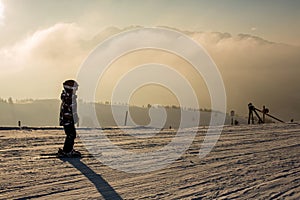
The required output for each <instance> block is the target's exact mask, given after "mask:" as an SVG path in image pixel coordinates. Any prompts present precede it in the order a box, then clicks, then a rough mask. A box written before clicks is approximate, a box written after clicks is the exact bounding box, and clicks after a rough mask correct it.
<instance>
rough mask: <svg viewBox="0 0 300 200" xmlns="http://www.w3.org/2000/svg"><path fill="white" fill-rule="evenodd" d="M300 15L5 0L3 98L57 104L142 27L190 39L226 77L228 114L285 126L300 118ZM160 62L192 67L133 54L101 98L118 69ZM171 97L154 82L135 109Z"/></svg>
mask: <svg viewBox="0 0 300 200" xmlns="http://www.w3.org/2000/svg"><path fill="white" fill-rule="evenodd" d="M299 11H300V1H297V0H286V1H280V0H252V1H246V0H245V1H244V0H227V1H224V0H218V1H217V0H216V1H202V0H187V1H179V0H172V1H171V0H169V1H167V0H160V1H150V0H143V1H138V0H132V1H125V0H118V1H117V0H107V1H101V0H99V1H96V0H95V1H93V0H89V1H83V0H73V1H70V0H69V1H68V0H51V1H50V0H45V1H39V0H19V1H17V0H0V60H1V62H0V70H1V73H0V97H2V98H9V97H12V98H13V99H22V98H23V99H24V98H40V99H43V98H58V97H59V94H60V92H61V89H62V88H61V83H62V82H63V81H64V80H65V79H69V78H76V75H77V73H78V71H79V69H80V66H81V64H82V63H83V62H84V60H85V59H86V58H87V57H88V55H89V53H90V52H91V51H92V50H93V49H94V48H95V47H96V46H97V45H98V44H99V43H100V42H102V41H103V40H104V39H106V38H107V37H109V36H111V35H113V34H116V33H121V32H123V31H125V30H130V29H132V28H133V27H136V26H139V27H157V26H163V27H169V28H172V29H176V30H177V31H180V32H182V33H185V34H187V35H188V36H189V37H191V38H192V39H194V40H195V41H197V42H198V43H199V44H201V45H202V46H203V47H204V48H205V49H206V50H207V52H208V54H209V55H210V56H211V57H212V59H213V60H214V62H215V63H216V65H217V67H218V68H219V70H220V73H221V75H222V78H223V80H224V84H225V89H226V93H227V109H228V110H231V109H233V110H236V111H237V112H238V113H241V114H243V115H245V114H247V104H248V103H249V101H252V102H253V103H254V104H255V105H257V106H258V107H261V106H262V105H263V104H265V105H267V106H268V107H269V109H270V111H271V113H272V111H273V113H274V114H275V115H277V116H279V117H280V116H283V118H285V120H289V118H295V119H299V120H300V104H299V102H300V92H299V91H300V86H299V85H300V84H299V83H300V81H299V79H298V75H299V72H300V69H299V68H300V55H299V54H300V53H299V52H300V51H299V50H300V37H299V35H300V20H299V19H300V12H299ZM137 57H138V58H140V59H138V61H137V59H136V58H137ZM154 58H160V59H156V62H163V63H165V64H168V65H176V63H181V64H182V65H181V67H182V66H186V68H188V66H187V65H188V64H184V63H182V62H183V61H180V59H178V58H175V57H174V56H173V57H172V56H170V55H165V54H163V53H159V52H156V53H155V52H137V53H136V55H135V56H134V55H128V57H127V58H122V59H120V60H118V61H117V62H116V63H117V64H119V65H117V64H116V63H114V64H113V65H112V69H111V74H110V78H106V81H105V79H104V81H103V82H102V85H101V87H100V86H99V88H100V89H99V90H98V93H97V99H98V100H99V101H106V100H109V98H110V92H109V90H111V89H112V88H113V87H114V85H113V83H114V84H115V83H116V80H117V79H118V78H120V77H121V76H122V74H121V73H120V72H123V73H125V71H124V69H130V67H128V68H126V67H123V68H122V69H120V65H122V66H125V65H126V64H127V65H128V66H133V65H136V64H137V63H138V64H143V63H145V62H153V60H151V59H154ZM175 68H176V66H175ZM179 68H180V66H177V69H179ZM179 70H181V73H184V74H185V76H186V77H187V78H189V79H190V80H191V84H192V86H193V88H194V89H195V90H196V95H197V97H198V98H199V102H201V103H200V104H201V105H200V107H209V105H210V100H209V94H208V93H207V89H206V88H205V85H204V83H203V80H200V79H201V78H200V79H199V77H194V72H193V71H192V70H185V68H184V69H179ZM195 79H196V80H198V79H199V81H198V82H197V81H195ZM112 80H113V81H112ZM101 88H102V89H101ZM169 93H170V91H169V90H167V89H166V88H165V89H163V88H160V89H158V88H157V85H156V86H155V87H153V88H151V87H142V89H141V90H140V91H136V92H135V93H134V95H133V97H134V98H133V99H131V100H130V102H132V103H133V104H147V103H148V102H149V103H156V102H157V103H161V104H173V103H176V102H177V100H176V98H175V97H174V95H169V97H166V94H169Z"/></svg>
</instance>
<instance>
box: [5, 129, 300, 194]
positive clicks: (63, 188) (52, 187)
mask: <svg viewBox="0 0 300 200" xmlns="http://www.w3.org/2000/svg"><path fill="white" fill-rule="evenodd" d="M128 130H129V131H131V132H132V133H133V134H137V133H141V134H147V133H151V129H142V128H140V129H128ZM153 131H154V130H153ZM183 131H186V132H187V133H188V132H190V131H196V132H197V135H196V137H195V139H194V142H193V143H192V145H191V146H190V148H189V149H188V150H187V151H186V152H185V153H184V154H183V155H182V156H181V157H180V158H179V159H177V160H176V161H175V162H173V163H171V164H170V165H168V166H166V167H165V168H163V169H159V170H156V171H152V172H148V173H139V174H135V173H126V172H122V171H118V170H115V169H111V168H110V167H108V166H106V165H104V164H103V163H102V162H100V161H99V160H97V159H96V158H94V157H84V158H82V159H66V160H60V159H57V158H52V159H43V157H41V156H40V154H42V153H49V152H50V153H51V152H56V151H57V149H58V148H59V147H61V146H62V144H63V140H64V133H63V131H62V130H34V131H28V130H26V131H25V130H23V131H21V130H15V131H12V130H10V131H5V130H2V131H0V143H1V149H0V168H1V171H0V199H19V198H24V199H29V198H38V199H233V198H238V199H274V198H275V199H276V198H282V199H299V198H300V125H299V124H269V125H251V126H246V125H245V126H235V127H231V126H226V127H224V130H223V132H222V135H221V137H220V139H219V141H218V143H217V145H216V146H215V147H214V149H213V150H212V152H211V153H210V154H209V155H208V156H206V157H205V158H203V159H200V158H199V157H198V153H199V149H200V146H201V142H202V141H203V138H204V135H205V131H206V129H205V128H203V127H202V128H199V129H198V128H190V129H185V130H183ZM91 132H92V131H91ZM105 133H106V135H107V136H108V137H109V138H110V139H111V141H113V142H114V144H116V145H118V146H119V147H122V148H123V149H127V150H130V151H136V152H140V151H153V150H157V149H159V148H161V147H163V146H164V145H166V144H168V143H169V142H170V141H171V139H172V138H173V137H174V135H175V130H163V131H161V132H160V133H158V134H156V135H155V136H153V137H149V138H147V137H144V138H141V137H139V138H138V139H136V137H132V136H130V137H129V136H128V135H124V134H122V131H120V130H118V129H109V130H106V131H105ZM137 141H138V142H137ZM75 147H76V149H78V150H80V151H81V152H82V153H83V154H86V155H87V154H88V152H87V150H86V149H85V147H84V145H83V144H82V143H81V141H80V139H79V138H77V141H76V144H75ZM140 162H141V163H143V160H141V161H140Z"/></svg>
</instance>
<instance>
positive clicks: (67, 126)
mask: <svg viewBox="0 0 300 200" xmlns="http://www.w3.org/2000/svg"><path fill="white" fill-rule="evenodd" d="M63 87H64V90H63V91H62V93H61V96H60V98H61V101H62V102H61V107H60V118H59V123H60V125H61V126H63V127H64V131H65V133H66V139H65V143H64V147H63V149H59V150H58V155H59V156H61V157H64V156H65V157H80V156H81V154H80V152H78V151H75V150H74V149H73V146H74V140H75V138H76V129H75V124H76V123H77V122H78V115H77V102H76V99H77V95H76V94H75V93H76V91H77V89H78V83H77V82H76V81H74V80H67V81H65V82H64V83H63Z"/></svg>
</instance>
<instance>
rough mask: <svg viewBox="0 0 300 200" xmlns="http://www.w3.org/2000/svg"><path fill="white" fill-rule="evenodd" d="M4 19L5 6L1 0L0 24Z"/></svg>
mask: <svg viewBox="0 0 300 200" xmlns="http://www.w3.org/2000/svg"><path fill="white" fill-rule="evenodd" d="M3 18H4V6H3V3H2V1H1V0H0V24H2V20H3Z"/></svg>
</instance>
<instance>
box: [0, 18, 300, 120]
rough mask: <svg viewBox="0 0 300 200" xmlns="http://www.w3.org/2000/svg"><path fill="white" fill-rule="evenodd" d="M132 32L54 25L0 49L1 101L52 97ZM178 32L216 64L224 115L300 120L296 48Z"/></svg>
mask: <svg viewBox="0 0 300 200" xmlns="http://www.w3.org/2000/svg"><path fill="white" fill-rule="evenodd" d="M132 28H134V27H128V28H126V29H118V28H115V27H109V28H107V29H105V30H103V31H101V32H99V33H97V34H94V35H92V34H90V33H89V32H88V31H87V30H85V29H83V28H82V27H80V26H79V25H78V24H75V23H58V24H55V25H53V26H51V27H48V28H44V29H40V30H38V31H36V32H34V33H33V34H31V35H28V37H26V38H24V39H23V40H22V41H19V42H17V43H15V44H14V45H13V46H6V47H1V48H0V60H1V62H0V70H1V74H0V89H1V95H2V96H4V97H8V96H13V97H15V98H25V97H33V98H53V97H56V96H57V95H58V94H59V92H60V89H61V88H60V87H59V86H60V84H61V82H62V81H63V80H64V79H66V78H75V77H76V73H77V71H78V69H79V67H80V65H81V63H82V62H83V61H84V59H85V58H86V57H87V56H88V54H89V52H90V51H91V50H92V49H93V48H95V46H96V45H98V44H99V43H100V42H101V41H103V40H105V39H106V38H107V37H109V36H111V35H113V34H116V33H119V32H122V31H124V30H128V29H132ZM177 31H181V32H183V33H185V34H187V35H188V36H190V37H191V38H193V39H194V40H195V41H197V42H198V43H199V44H201V45H202V46H203V47H204V48H205V49H206V50H207V52H208V53H209V54H210V56H211V57H212V59H213V60H214V61H215V63H216V64H217V66H218V68H219V70H220V72H221V74H222V77H223V79H224V83H225V87H226V92H227V97H228V108H229V109H234V110H236V111H237V112H239V113H242V114H245V113H246V112H247V104H248V103H249V102H250V101H251V102H253V103H254V104H256V105H257V106H258V107H260V106H262V105H264V104H265V105H267V106H268V107H269V109H270V111H271V113H273V114H275V115H277V116H278V117H281V116H282V118H284V119H285V120H288V119H289V118H295V119H300V114H299V113H300V105H299V102H300V92H299V91H300V80H299V78H298V76H299V74H300V73H299V72H300V47H298V46H291V45H286V44H280V43H276V41H275V42H270V41H267V40H265V39H263V38H259V37H256V36H252V35H247V34H238V35H231V34H230V33H220V32H193V31H183V30H177ZM162 59H163V58H162ZM20 86H21V87H20Z"/></svg>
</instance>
